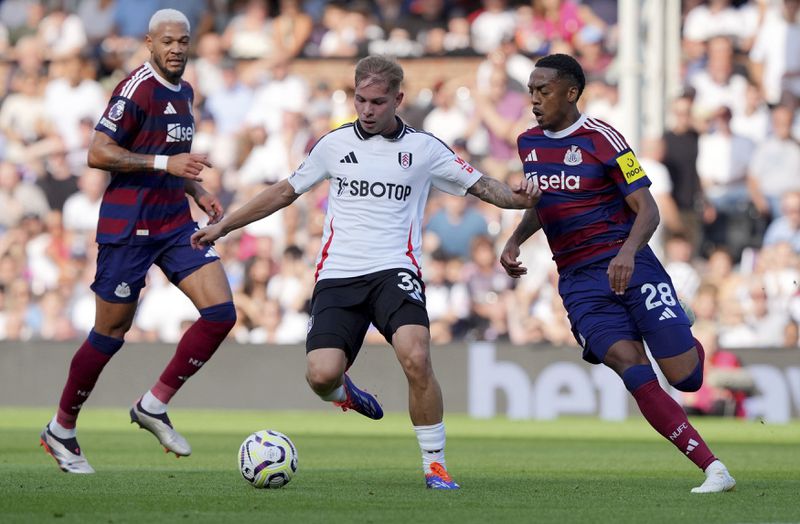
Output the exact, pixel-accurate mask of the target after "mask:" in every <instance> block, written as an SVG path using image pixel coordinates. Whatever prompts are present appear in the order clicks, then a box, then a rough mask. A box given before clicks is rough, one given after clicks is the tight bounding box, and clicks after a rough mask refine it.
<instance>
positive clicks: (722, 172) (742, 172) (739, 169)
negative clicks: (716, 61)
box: [697, 107, 754, 253]
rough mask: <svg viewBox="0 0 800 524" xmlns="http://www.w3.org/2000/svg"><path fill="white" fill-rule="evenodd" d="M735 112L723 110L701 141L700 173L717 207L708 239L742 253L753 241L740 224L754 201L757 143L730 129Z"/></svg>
mask: <svg viewBox="0 0 800 524" xmlns="http://www.w3.org/2000/svg"><path fill="white" fill-rule="evenodd" d="M730 121H731V111H730V109H729V108H727V107H724V108H722V109H719V110H718V111H717V112H716V113H715V114H714V116H713V117H712V118H711V119H710V121H709V123H708V129H707V131H706V132H704V133H703V134H701V135H700V138H699V140H698V143H697V174H698V176H699V177H700V182H701V184H702V185H703V193H704V195H705V197H706V198H707V199H708V201H709V202H710V204H711V206H712V207H713V214H712V215H711V220H708V218H707V222H709V224H708V226H707V228H706V231H705V235H704V237H705V239H706V241H707V242H708V243H709V244H711V245H731V246H732V248H733V250H734V251H735V252H737V253H738V252H740V251H741V249H743V248H744V246H746V245H747V244H748V243H749V242H750V233H749V232H746V235H743V236H740V233H745V232H744V231H743V230H742V229H740V228H738V227H737V220H738V219H739V217H743V216H745V213H746V211H747V209H748V206H749V204H750V197H749V195H748V191H747V164H748V162H749V161H750V158H751V156H752V154H753V150H754V144H753V143H752V142H751V141H750V140H748V139H747V138H744V137H741V136H738V135H734V134H733V132H732V131H731V128H730Z"/></svg>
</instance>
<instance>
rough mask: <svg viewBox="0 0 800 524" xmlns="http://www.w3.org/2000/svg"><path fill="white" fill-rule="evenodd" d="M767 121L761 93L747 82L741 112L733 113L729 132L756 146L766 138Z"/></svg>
mask: <svg viewBox="0 0 800 524" xmlns="http://www.w3.org/2000/svg"><path fill="white" fill-rule="evenodd" d="M769 121H770V113H769V107H768V106H767V103H766V102H765V101H764V97H763V96H761V91H760V90H759V89H758V86H757V85H756V84H755V83H753V82H751V81H748V83H747V90H746V91H745V95H744V104H742V110H741V111H739V112H738V113H733V117H732V118H731V130H732V131H733V133H734V134H735V135H739V136H743V137H745V138H749V139H750V140H752V141H753V143H755V144H758V143H759V142H761V141H763V140H764V139H765V138H767V134H768V133H769V128H770V123H769Z"/></svg>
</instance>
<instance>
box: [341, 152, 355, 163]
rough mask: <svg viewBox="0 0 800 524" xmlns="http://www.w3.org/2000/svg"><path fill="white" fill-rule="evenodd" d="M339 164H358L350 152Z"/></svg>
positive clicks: (353, 154)
mask: <svg viewBox="0 0 800 524" xmlns="http://www.w3.org/2000/svg"><path fill="white" fill-rule="evenodd" d="M339 163H340V164H358V159H357V158H356V154H355V153H353V152H352V151H350V152H349V153H347V154H346V155H345V157H344V158H343V159H341V160H339Z"/></svg>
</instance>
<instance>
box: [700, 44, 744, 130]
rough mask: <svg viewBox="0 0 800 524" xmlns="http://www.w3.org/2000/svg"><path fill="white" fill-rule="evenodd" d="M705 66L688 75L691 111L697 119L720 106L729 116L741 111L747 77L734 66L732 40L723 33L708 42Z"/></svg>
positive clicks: (711, 113) (703, 118)
mask: <svg viewBox="0 0 800 524" xmlns="http://www.w3.org/2000/svg"><path fill="white" fill-rule="evenodd" d="M707 49H708V51H707V60H706V64H705V67H704V68H703V69H702V70H700V71H698V72H697V73H695V74H694V75H692V76H691V77H689V79H688V80H689V86H690V87H691V88H692V89H693V90H694V92H695V96H694V105H693V110H694V114H695V116H696V117H697V118H700V119H701V120H707V119H708V118H709V117H711V116H713V115H714V114H715V113H717V112H718V111H719V110H720V109H722V108H723V107H727V108H729V109H730V110H731V113H732V114H733V115H737V114H740V113H743V112H744V109H745V101H746V98H747V97H746V92H747V85H748V83H747V77H746V76H745V75H744V74H742V73H739V72H737V71H736V70H735V69H734V55H733V52H734V50H733V43H732V42H731V40H730V39H729V38H727V37H725V36H716V37H714V38H712V39H711V40H709V41H708V44H707Z"/></svg>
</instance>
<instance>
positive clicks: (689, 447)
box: [686, 438, 700, 455]
mask: <svg viewBox="0 0 800 524" xmlns="http://www.w3.org/2000/svg"><path fill="white" fill-rule="evenodd" d="M699 445H700V443H699V442H697V441H696V440H695V439H693V438H690V439H689V444H687V446H686V454H687V455H688V454H689V453H691V452H692V451H694V448H696V447H697V446H699Z"/></svg>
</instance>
